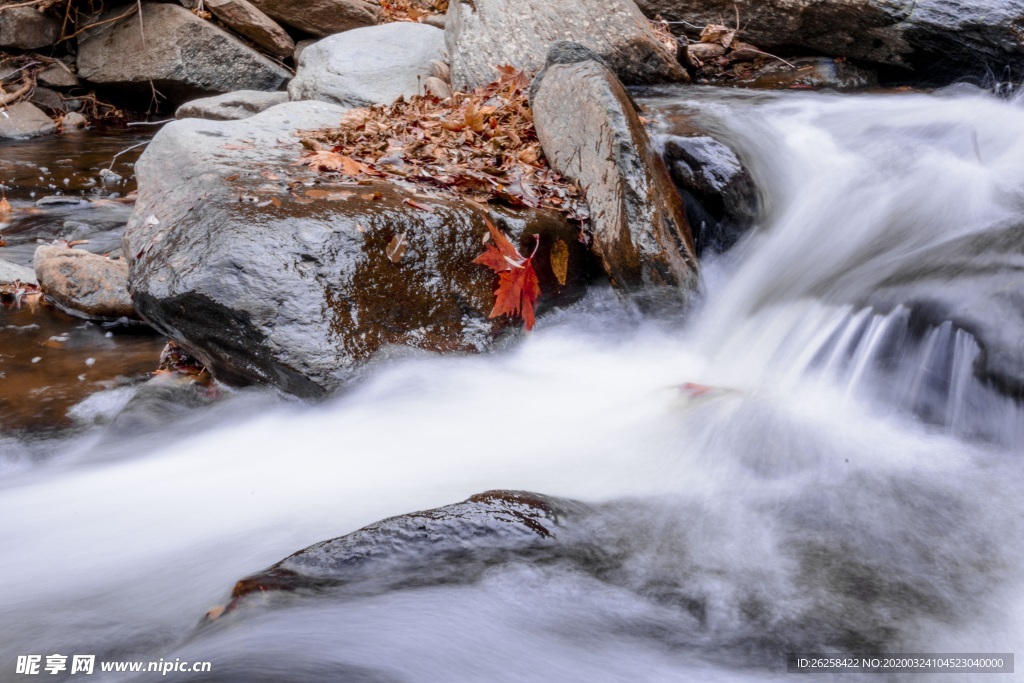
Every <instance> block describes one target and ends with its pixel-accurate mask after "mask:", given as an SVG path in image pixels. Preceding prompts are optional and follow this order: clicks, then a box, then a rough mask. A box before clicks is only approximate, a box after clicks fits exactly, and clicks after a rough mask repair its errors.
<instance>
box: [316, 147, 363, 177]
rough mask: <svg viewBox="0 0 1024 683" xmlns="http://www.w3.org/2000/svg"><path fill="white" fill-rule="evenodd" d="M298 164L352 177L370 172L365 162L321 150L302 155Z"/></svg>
mask: <svg viewBox="0 0 1024 683" xmlns="http://www.w3.org/2000/svg"><path fill="white" fill-rule="evenodd" d="M298 164H299V165H302V166H309V167H310V168H312V169H315V170H317V171H333V172H335V173H341V174H344V175H347V176H351V177H353V178H355V177H358V176H360V175H363V174H370V173H371V170H370V169H369V168H368V167H367V166H366V165H365V164H362V163H360V162H358V161H356V160H355V159H353V158H352V157H349V156H345V155H344V154H338V153H337V152H331V151H323V150H321V151H319V152H313V153H312V154H310V155H309V156H306V157H303V158H302V159H301V160H300V161H299V162H298Z"/></svg>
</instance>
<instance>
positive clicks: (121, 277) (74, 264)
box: [35, 245, 138, 320]
mask: <svg viewBox="0 0 1024 683" xmlns="http://www.w3.org/2000/svg"><path fill="white" fill-rule="evenodd" d="M35 272H36V278H37V279H38V280H39V287H40V289H42V290H43V293H44V294H46V295H47V296H48V297H50V298H51V299H52V300H53V301H54V302H55V303H56V304H57V305H58V306H60V307H61V308H62V309H63V310H65V311H67V312H68V313H71V314H73V315H78V316H80V317H84V318H89V319H92V320H118V319H120V318H136V319H137V318H138V316H137V315H136V314H135V308H134V306H132V300H131V297H130V296H129V295H128V264H127V263H126V262H125V261H124V260H116V261H115V260H111V259H108V258H106V257H105V256H100V255H98V254H91V253H89V252H87V251H82V250H80V249H68V248H67V247H66V246H63V245H46V246H41V247H39V248H38V249H36V255H35Z"/></svg>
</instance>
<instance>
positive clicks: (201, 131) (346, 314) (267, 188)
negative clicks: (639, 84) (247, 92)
mask: <svg viewBox="0 0 1024 683" xmlns="http://www.w3.org/2000/svg"><path fill="white" fill-rule="evenodd" d="M343 112H344V109H343V108H341V107H339V106H337V105H333V104H327V103H323V102H288V103H286V104H282V105H278V106H276V107H273V108H271V109H269V110H267V111H265V112H262V113H260V114H256V115H255V116H253V117H251V118H248V119H244V120H242V121H205V120H201V119H185V120H181V121H176V122H173V123H170V124H168V125H167V126H166V127H164V128H163V129H162V130H161V131H160V132H159V133H158V134H157V135H156V137H155V138H154V139H153V141H152V142H151V143H150V145H149V147H148V148H147V149H146V151H145V153H144V154H143V155H142V157H141V158H140V159H139V161H138V163H137V164H136V167H135V168H136V173H137V177H138V184H139V194H138V200H137V203H136V207H135V210H134V212H133V214H132V217H131V220H130V221H129V224H128V228H127V230H126V233H125V238H124V242H123V250H124V253H125V254H126V255H127V256H128V257H129V259H130V261H131V272H130V288H131V291H132V296H133V299H134V302H135V305H136V308H137V309H138V311H139V312H140V313H141V314H142V316H143V317H144V318H145V319H146V320H147V321H148V322H150V323H151V324H152V326H153V327H155V328H156V329H158V330H159V331H161V332H163V333H164V334H166V335H167V336H168V337H170V338H171V339H172V340H173V341H175V342H176V343H178V344H179V345H180V346H181V347H182V348H184V349H185V350H186V351H187V352H189V353H190V354H191V355H193V356H194V357H196V358H198V359H199V360H201V361H202V362H203V364H204V365H205V366H206V367H207V368H208V369H209V370H210V371H211V372H212V373H213V375H214V376H215V377H217V378H218V379H220V380H222V381H225V382H227V383H229V384H234V385H246V384H253V383H262V384H270V385H273V386H276V387H279V388H281V389H282V390H284V391H287V392H290V393H293V394H296V395H298V396H302V397H320V396H323V395H325V394H327V393H328V392H330V391H332V390H333V389H335V388H336V387H338V386H339V385H341V384H342V383H344V382H345V381H346V380H347V379H349V378H350V377H352V375H353V373H354V372H355V371H356V370H357V369H358V367H359V366H360V364H361V363H363V362H365V361H366V360H367V359H369V358H371V357H372V356H374V355H375V354H377V353H379V352H383V351H386V350H388V349H395V348H398V347H411V348H415V349H422V350H427V351H437V352H477V351H482V350H484V349H485V348H486V347H487V346H488V344H489V343H490V342H491V341H493V339H494V338H495V335H497V334H498V333H499V332H500V331H501V330H502V329H503V328H504V327H505V326H506V324H507V321H506V320H505V319H494V320H490V319H488V317H487V316H488V314H489V313H490V310H491V308H492V306H493V304H494V297H493V289H494V283H495V278H494V276H493V274H492V273H491V272H490V271H489V270H487V269H486V268H484V267H482V266H479V265H476V264H473V263H472V261H473V259H474V258H475V257H476V256H477V255H478V254H480V253H481V252H482V251H483V245H482V241H481V239H482V237H483V235H484V234H485V233H486V227H485V224H484V218H483V216H484V212H483V210H482V209H480V208H477V207H474V206H472V205H470V204H467V203H464V202H458V201H454V200H448V199H440V198H425V197H420V196H417V197H415V198H414V196H413V195H412V194H411V193H409V192H408V191H405V190H401V189H399V188H397V187H395V186H393V185H389V184H386V183H376V184H373V185H355V184H347V185H344V184H337V183H336V184H333V185H332V184H331V183H330V182H329V181H330V179H329V178H325V177H324V176H323V174H319V173H315V172H312V171H309V170H308V169H306V168H305V167H298V166H296V165H295V164H296V162H297V161H298V160H299V159H300V158H301V155H302V151H303V147H302V145H301V144H300V137H299V135H300V134H299V131H301V130H310V129H317V128H322V127H325V126H332V125H337V123H338V121H339V119H340V118H341V115H342V113H343ZM315 183H321V184H319V186H314V184H315ZM410 201H411V202H412V204H410V203H409V202H410ZM423 206H426V207H427V208H426V209H424V208H422V207H423ZM492 218H494V219H495V220H497V221H498V222H499V223H501V224H503V225H504V226H505V227H506V229H507V230H508V231H509V232H510V233H512V234H513V235H514V236H524V235H527V236H532V235H533V234H534V233H539V234H541V235H542V242H541V246H540V250H539V253H538V259H539V260H538V261H537V269H538V271H539V274H540V277H541V288H542V291H543V292H545V296H547V293H555V294H557V293H558V291H559V290H558V288H557V287H555V286H552V285H551V283H552V282H553V281H555V275H554V274H553V273H552V269H551V266H550V263H549V262H548V263H545V262H544V261H543V258H545V257H546V256H547V255H549V254H550V253H551V250H552V245H553V243H554V240H555V239H562V240H563V241H565V242H566V243H567V244H568V246H569V249H570V252H569V264H570V275H569V277H570V279H571V278H572V277H573V275H574V273H579V272H581V271H582V270H583V264H584V261H585V258H584V256H583V255H582V254H581V253H580V252H581V250H582V249H583V248H582V245H579V244H578V242H577V241H576V240H574V239H573V237H574V235H575V229H574V228H573V226H571V225H570V224H569V223H568V222H567V221H565V220H563V219H561V218H560V217H559V216H557V215H554V214H549V213H545V212H539V211H530V212H505V213H504V214H499V213H496V212H492ZM527 245H528V247H529V248H531V249H532V247H533V241H532V237H528V238H527V242H526V244H524V246H523V247H521V248H526V247H527Z"/></svg>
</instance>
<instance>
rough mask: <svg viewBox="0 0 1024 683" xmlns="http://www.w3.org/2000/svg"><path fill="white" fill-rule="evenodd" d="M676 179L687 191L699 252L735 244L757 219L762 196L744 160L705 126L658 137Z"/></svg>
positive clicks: (688, 212)
mask: <svg viewBox="0 0 1024 683" xmlns="http://www.w3.org/2000/svg"><path fill="white" fill-rule="evenodd" d="M659 142H660V144H661V145H662V154H663V155H664V158H665V163H666V164H667V166H668V169H669V173H670V174H671V176H672V181H673V182H674V183H675V184H676V188H678V189H679V192H680V194H681V195H682V197H683V203H684V205H685V207H686V219H687V222H688V223H689V224H690V227H691V229H692V231H693V238H694V243H695V246H696V253H697V256H698V257H700V256H704V255H706V254H709V253H720V252H724V251H728V250H729V249H731V248H732V247H733V246H734V245H735V244H736V242H738V241H739V239H740V238H741V237H742V236H743V235H745V234H746V233H747V232H748V231H749V230H750V229H751V228H752V227H753V225H754V221H755V220H756V219H757V215H758V211H759V207H760V200H759V197H758V193H757V187H756V186H755V185H754V180H753V178H752V177H751V175H750V171H748V170H747V169H746V167H745V166H744V165H743V162H742V161H741V160H740V158H739V157H738V156H736V153H735V152H733V151H732V150H731V149H729V147H727V146H726V145H724V144H722V143H721V142H719V141H718V140H716V139H714V138H713V137H711V136H710V135H707V134H706V133H703V132H702V131H691V134H689V135H675V134H668V135H663V136H662V137H661V140H660V141H659Z"/></svg>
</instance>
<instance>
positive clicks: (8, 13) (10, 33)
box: [0, 3, 60, 50]
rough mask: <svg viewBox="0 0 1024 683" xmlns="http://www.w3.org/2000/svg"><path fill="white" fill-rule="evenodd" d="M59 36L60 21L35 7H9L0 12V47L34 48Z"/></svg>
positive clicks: (50, 42)
mask: <svg viewBox="0 0 1024 683" xmlns="http://www.w3.org/2000/svg"><path fill="white" fill-rule="evenodd" d="M5 4H7V3H5ZM59 37H60V22H58V21H57V20H56V19H54V18H53V17H50V16H47V15H45V14H41V13H40V12H39V10H37V9H36V8H35V7H11V8H7V9H4V11H3V12H0V48H15V49H18V50H34V49H36V48H40V47H46V46H47V45H52V44H53V43H55V42H56V41H57V38H59Z"/></svg>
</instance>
